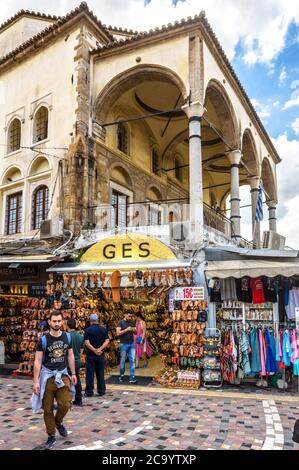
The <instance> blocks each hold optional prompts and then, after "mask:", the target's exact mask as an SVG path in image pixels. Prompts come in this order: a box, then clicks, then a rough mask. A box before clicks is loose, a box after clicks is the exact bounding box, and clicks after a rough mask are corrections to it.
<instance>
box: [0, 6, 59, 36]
mask: <svg viewBox="0 0 299 470" xmlns="http://www.w3.org/2000/svg"><path fill="white" fill-rule="evenodd" d="M24 16H31V17H32V18H40V19H42V20H49V21H52V22H54V21H57V20H58V19H59V16H52V15H46V14H45V13H39V12H35V11H29V10H20V11H18V13H16V14H15V15H14V16H12V17H11V18H9V19H8V20H6V21H5V23H2V24H1V25H0V33H1V31H2V30H3V29H5V28H7V27H8V26H9V25H10V24H12V23H13V22H14V21H16V20H17V19H19V18H23V17H24Z"/></svg>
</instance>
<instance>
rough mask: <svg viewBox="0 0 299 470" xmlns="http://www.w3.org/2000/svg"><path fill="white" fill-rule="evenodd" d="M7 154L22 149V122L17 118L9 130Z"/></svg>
mask: <svg viewBox="0 0 299 470" xmlns="http://www.w3.org/2000/svg"><path fill="white" fill-rule="evenodd" d="M7 144H8V145H7V147H8V148H7V153H11V152H15V151H16V150H19V148H20V147H21V121H20V120H19V119H17V118H15V119H14V120H13V121H12V122H11V124H10V126H9V128H8V142H7Z"/></svg>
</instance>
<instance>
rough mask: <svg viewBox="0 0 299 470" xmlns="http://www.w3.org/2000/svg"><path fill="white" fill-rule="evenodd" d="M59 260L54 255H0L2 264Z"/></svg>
mask: <svg viewBox="0 0 299 470" xmlns="http://www.w3.org/2000/svg"><path fill="white" fill-rule="evenodd" d="M54 260H57V257H55V256H53V255H16V256H0V264H7V263H50V262H51V261H54Z"/></svg>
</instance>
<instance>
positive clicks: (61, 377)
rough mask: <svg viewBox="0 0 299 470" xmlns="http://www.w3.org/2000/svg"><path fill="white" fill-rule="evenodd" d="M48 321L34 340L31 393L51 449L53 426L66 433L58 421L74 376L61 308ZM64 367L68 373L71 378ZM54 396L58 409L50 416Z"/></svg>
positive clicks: (60, 432)
mask: <svg viewBox="0 0 299 470" xmlns="http://www.w3.org/2000/svg"><path fill="white" fill-rule="evenodd" d="M48 324H49V326H50V332H49V333H48V334H46V335H45V336H43V337H42V338H40V340H39V341H38V344H37V349H36V354H35V361H34V377H33V393H34V394H35V395H36V396H38V397H39V401H40V405H42V407H43V410H44V421H45V425H46V429H47V433H48V440H47V442H46V445H45V448H46V449H51V448H52V447H53V446H54V445H55V443H56V439H55V431H56V428H57V430H58V432H59V434H60V435H61V436H62V437H66V436H67V434H68V433H67V430H66V429H65V427H64V426H63V424H62V421H63V418H64V417H65V415H66V414H67V412H68V410H69V407H70V403H71V393H70V389H71V383H72V384H73V385H76V383H77V377H76V373H75V359H74V354H73V350H72V348H71V342H70V338H69V336H68V334H67V333H65V332H62V331H61V328H62V325H63V319H62V314H61V312H60V311H58V310H54V311H52V313H51V315H50V318H49V320H48ZM68 367H69V368H70V370H71V374H72V375H71V381H70V376H69V375H68ZM55 398H56V401H57V405H58V410H57V413H56V416H55V417H54V413H53V409H54V399H55ZM37 407H38V406H37Z"/></svg>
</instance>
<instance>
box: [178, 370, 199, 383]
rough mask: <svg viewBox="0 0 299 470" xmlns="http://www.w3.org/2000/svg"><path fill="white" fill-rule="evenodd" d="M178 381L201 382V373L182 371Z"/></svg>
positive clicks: (179, 373)
mask: <svg viewBox="0 0 299 470" xmlns="http://www.w3.org/2000/svg"><path fill="white" fill-rule="evenodd" d="M178 380H193V381H196V380H199V372H191V371H180V372H178Z"/></svg>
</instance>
